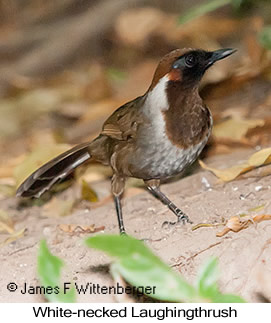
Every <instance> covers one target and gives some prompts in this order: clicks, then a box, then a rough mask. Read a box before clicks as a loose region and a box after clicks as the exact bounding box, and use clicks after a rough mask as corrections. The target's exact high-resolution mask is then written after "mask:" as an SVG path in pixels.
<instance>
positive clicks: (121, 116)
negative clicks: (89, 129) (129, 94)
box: [101, 96, 145, 140]
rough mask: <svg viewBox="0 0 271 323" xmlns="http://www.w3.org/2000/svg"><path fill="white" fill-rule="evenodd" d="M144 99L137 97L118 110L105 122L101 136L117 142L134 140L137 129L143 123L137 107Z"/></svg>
mask: <svg viewBox="0 0 271 323" xmlns="http://www.w3.org/2000/svg"><path fill="white" fill-rule="evenodd" d="M144 99H145V97H144V96H141V97H138V98H137V99H135V100H133V101H130V102H128V103H126V104H124V105H123V106H121V107H120V108H118V109H117V110H116V111H115V112H114V113H113V114H112V115H111V116H110V117H109V118H108V119H107V120H106V121H105V123H104V125H103V130H102V132H101V134H102V135H105V136H108V137H111V138H113V139H117V140H127V139H130V138H135V137H136V133H137V128H138V126H139V124H140V123H142V121H143V120H142V115H141V114H140V111H139V110H140V109H139V107H140V106H142V104H143V101H144Z"/></svg>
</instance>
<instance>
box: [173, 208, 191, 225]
mask: <svg viewBox="0 0 271 323" xmlns="http://www.w3.org/2000/svg"><path fill="white" fill-rule="evenodd" d="M175 214H176V216H177V223H182V224H186V223H190V224H192V223H193V222H192V221H191V220H190V219H189V217H188V216H187V215H186V214H185V213H184V212H183V211H182V210H180V209H177V210H176V213H175Z"/></svg>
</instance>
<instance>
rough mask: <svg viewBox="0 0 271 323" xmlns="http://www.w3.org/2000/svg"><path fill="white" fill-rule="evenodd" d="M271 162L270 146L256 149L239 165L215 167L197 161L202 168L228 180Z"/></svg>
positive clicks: (223, 179)
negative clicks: (222, 167) (223, 167)
mask: <svg viewBox="0 0 271 323" xmlns="http://www.w3.org/2000/svg"><path fill="white" fill-rule="evenodd" d="M270 162H271V148H265V149H262V150H260V151H257V152H256V153H254V154H253V155H251V156H250V158H249V159H248V160H247V162H244V163H242V164H240V165H235V166H232V167H230V168H226V169H217V168H213V167H209V166H207V165H206V164H205V163H204V162H203V161H202V160H200V161H199V164H200V166H201V167H202V168H204V169H207V170H209V171H211V172H212V173H214V174H215V175H216V176H217V177H218V178H220V179H221V180H222V181H225V182H228V181H231V180H233V179H235V178H236V177H237V176H239V175H241V174H244V173H246V172H248V171H250V170H252V169H254V168H256V167H259V166H263V165H267V164H269V163H270Z"/></svg>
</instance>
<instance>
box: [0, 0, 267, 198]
mask: <svg viewBox="0 0 271 323" xmlns="http://www.w3.org/2000/svg"><path fill="white" fill-rule="evenodd" d="M0 17H1V19H0V21H1V22H0V156H1V157H0V194H3V195H5V196H6V195H13V194H14V191H15V186H16V185H18V183H20V182H21V181H22V179H23V178H24V177H26V176H27V175H28V174H29V173H30V172H32V171H34V170H35V168H36V167H37V166H39V165H40V164H42V163H43V162H44V161H46V160H48V159H50V158H51V157H53V156H54V155H55V154H57V153H59V152H61V151H63V150H66V149H67V148H68V147H69V145H73V144H76V143H79V142H83V141H86V140H90V139H92V138H94V137H95V136H96V135H97V134H98V132H99V131H100V129H101V126H102V123H103V122H104V121H105V119H106V118H107V117H108V116H109V115H110V113H111V112H112V111H114V110H115V109H116V108H117V107H118V106H120V105H121V104H123V103H125V102H126V101H128V100H131V99H134V98H135V97H137V96H139V95H142V94H143V93H144V92H145V91H146V90H147V88H148V86H149V84H150V81H151V79H152V75H153V72H154V69H155V67H156V65H157V63H158V61H159V59H160V58H161V57H162V56H163V55H164V54H166V53H167V52H169V51H170V50H172V49H175V48H178V47H181V48H182V47H194V48H204V49H208V50H214V49H218V48H222V47H234V48H237V49H238V52H237V53H236V54H235V55H233V56H231V58H229V59H226V60H223V61H221V62H219V64H217V65H216V66H215V67H214V68H213V69H210V71H209V72H208V73H207V75H206V76H205V77H204V80H203V82H202V87H201V95H202V97H204V99H205V100H206V102H207V104H208V105H209V106H210V109H211V111H212V113H213V116H214V120H215V129H214V135H213V137H212V139H211V141H210V144H209V146H208V150H207V152H206V154H207V156H208V155H212V154H221V153H229V152H231V151H232V150H234V149H239V148H240V147H264V146H267V145H269V144H270V143H271V132H270V129H271V86H270V85H271V84H270V79H271V60H270V49H271V27H270V26H271V1H270V0H257V1H256V0H209V1H208V0H207V1H200V0H167V1H164V0H47V1H42V0H1V1H0ZM26 160H27V162H26ZM94 178H95V179H96V177H95V176H94ZM98 178H99V177H98Z"/></svg>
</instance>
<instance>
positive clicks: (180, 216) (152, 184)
mask: <svg viewBox="0 0 271 323" xmlns="http://www.w3.org/2000/svg"><path fill="white" fill-rule="evenodd" d="M145 184H146V185H147V188H148V190H149V191H150V192H151V193H152V194H153V195H154V196H155V197H156V198H158V199H159V200H160V201H161V202H163V203H164V204H165V205H166V206H167V207H168V208H169V209H170V210H171V211H172V212H173V213H174V214H175V215H176V216H177V223H179V222H182V223H186V222H188V223H192V222H191V221H190V219H189V217H188V216H187V215H186V214H185V213H184V212H183V211H182V210H181V209H179V208H178V207H177V206H176V205H175V204H174V203H173V202H171V201H170V199H169V198H168V197H167V196H166V195H165V194H164V193H162V192H161V191H160V188H159V186H160V180H158V179H152V180H148V181H145ZM164 224H165V223H164ZM169 224H173V223H169ZM174 224H175V223H174Z"/></svg>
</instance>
